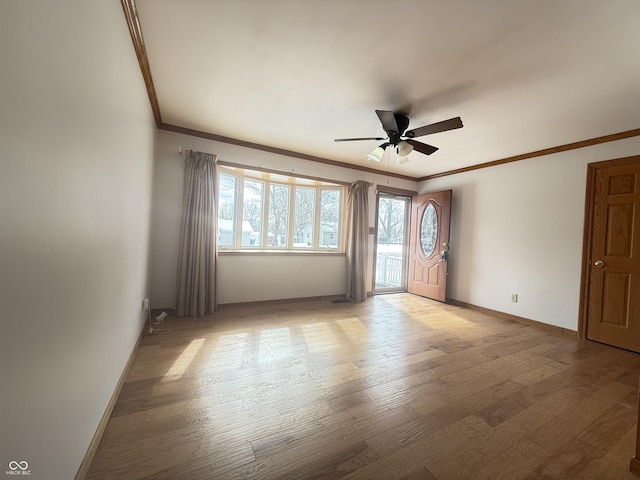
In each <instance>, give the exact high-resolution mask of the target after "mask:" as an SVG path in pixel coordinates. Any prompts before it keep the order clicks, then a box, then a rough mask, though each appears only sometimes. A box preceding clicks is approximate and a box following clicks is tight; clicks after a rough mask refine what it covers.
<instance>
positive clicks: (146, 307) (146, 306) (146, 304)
mask: <svg viewBox="0 0 640 480" xmlns="http://www.w3.org/2000/svg"><path fill="white" fill-rule="evenodd" d="M147 310H149V299H148V298H145V299H144V300H142V311H143V312H146V311H147Z"/></svg>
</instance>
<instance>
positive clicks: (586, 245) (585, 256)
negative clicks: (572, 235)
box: [578, 155, 640, 339]
mask: <svg viewBox="0 0 640 480" xmlns="http://www.w3.org/2000/svg"><path fill="white" fill-rule="evenodd" d="M638 160H640V155H633V156H630V157H623V158H616V159H613V160H604V161H602V162H594V163H589V164H587V186H586V192H585V206H584V229H583V233H582V267H581V273H580V303H579V308H578V338H581V339H586V338H587V318H588V316H589V294H590V291H589V289H590V287H591V258H590V257H591V248H592V246H593V222H594V218H593V216H594V215H593V214H594V210H595V187H596V171H597V170H598V169H601V168H609V167H622V166H625V165H631V164H633V163H636V162H638Z"/></svg>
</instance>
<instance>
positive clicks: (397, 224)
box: [378, 198, 405, 245]
mask: <svg viewBox="0 0 640 480" xmlns="http://www.w3.org/2000/svg"><path fill="white" fill-rule="evenodd" d="M404 210H405V207H404V203H403V202H400V201H398V200H396V199H393V198H380V201H379V202H378V230H379V231H378V241H379V242H380V243H386V244H388V245H395V244H400V243H402V242H404Z"/></svg>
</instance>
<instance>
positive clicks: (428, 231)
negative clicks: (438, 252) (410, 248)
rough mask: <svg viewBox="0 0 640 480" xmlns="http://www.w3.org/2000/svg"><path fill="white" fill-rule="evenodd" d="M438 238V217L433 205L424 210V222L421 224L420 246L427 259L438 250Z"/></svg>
mask: <svg viewBox="0 0 640 480" xmlns="http://www.w3.org/2000/svg"><path fill="white" fill-rule="evenodd" d="M437 237H438V215H437V214H436V209H435V208H434V207H433V205H432V204H429V205H428V206H427V208H425V209H424V213H423V214H422V222H421V224H420V245H421V246H422V253H424V255H425V256H426V257H429V256H431V254H432V253H433V251H434V250H435V249H436V240H437Z"/></svg>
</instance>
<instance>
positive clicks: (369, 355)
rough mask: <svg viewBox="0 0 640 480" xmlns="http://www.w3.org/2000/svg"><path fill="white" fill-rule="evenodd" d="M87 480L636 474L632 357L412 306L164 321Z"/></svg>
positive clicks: (298, 307) (383, 302)
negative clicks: (633, 468)
mask: <svg viewBox="0 0 640 480" xmlns="http://www.w3.org/2000/svg"><path fill="white" fill-rule="evenodd" d="M166 325H167V327H168V328H170V329H171V331H170V332H169V333H167V334H161V335H152V336H146V337H145V338H144V339H143V341H142V345H141V347H140V350H139V352H138V355H137V357H136V359H135V360H134V363H133V365H132V368H131V370H130V372H129V374H128V376H127V379H126V382H125V385H124V388H123V390H122V392H121V394H120V397H119V399H118V402H117V403H116V406H115V409H114V411H113V414H112V417H111V419H110V421H109V424H108V425H107V428H106V431H105V434H104V437H103V439H102V442H101V443H100V446H99V448H98V451H97V453H96V455H95V458H94V461H93V463H92V465H91V469H90V472H89V475H88V478H89V479H101V480H102V479H108V478H122V479H128V480H132V479H154V480H156V479H157V480H159V479H223V480H227V479H228V480H235V479H260V480H264V479H305V480H306V479H338V478H340V479H345V480H351V479H385V480H386V479H407V480H408V479H421V480H429V479H431V480H433V479H437V480H458V479H460V480H462V479H465V480H481V479H491V480H508V479H509V480H515V479H526V480H542V479H547V480H548V479H559V480H567V479H584V480H589V479H593V480H606V479H611V480H614V479H615V480H624V479H636V480H637V478H638V477H636V476H634V475H633V474H631V473H630V472H629V471H628V467H629V460H630V459H631V457H632V456H633V454H634V447H635V425H636V407H637V385H638V374H639V371H640V355H637V354H634V353H630V352H627V351H624V350H619V349H615V348H611V347H607V346H604V345H601V344H598V343H594V342H589V341H579V340H576V339H572V338H569V337H566V336H559V335H556V334H553V333H549V332H547V331H545V330H543V329H540V328H537V327H533V326H527V325H523V324H519V323H515V322H512V321H509V320H504V319H497V318H492V317H491V316H489V315H487V314H484V313H479V312H475V311H471V310H468V309H464V308H460V307H454V306H450V305H444V304H441V303H438V302H433V301H430V300H426V299H424V298H421V297H417V296H413V295H410V294H398V295H383V296H376V297H373V298H371V299H369V300H367V301H366V302H364V303H362V304H350V303H337V304H336V303H332V302H331V301H329V300H322V301H321V300H317V301H316V300H314V301H306V302H300V303H285V304H279V305H275V304H268V305H259V306H227V307H222V308H221V310H220V311H219V312H218V313H217V314H216V315H215V317H212V318H209V319H175V318H172V317H169V318H168V320H167V322H166Z"/></svg>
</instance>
